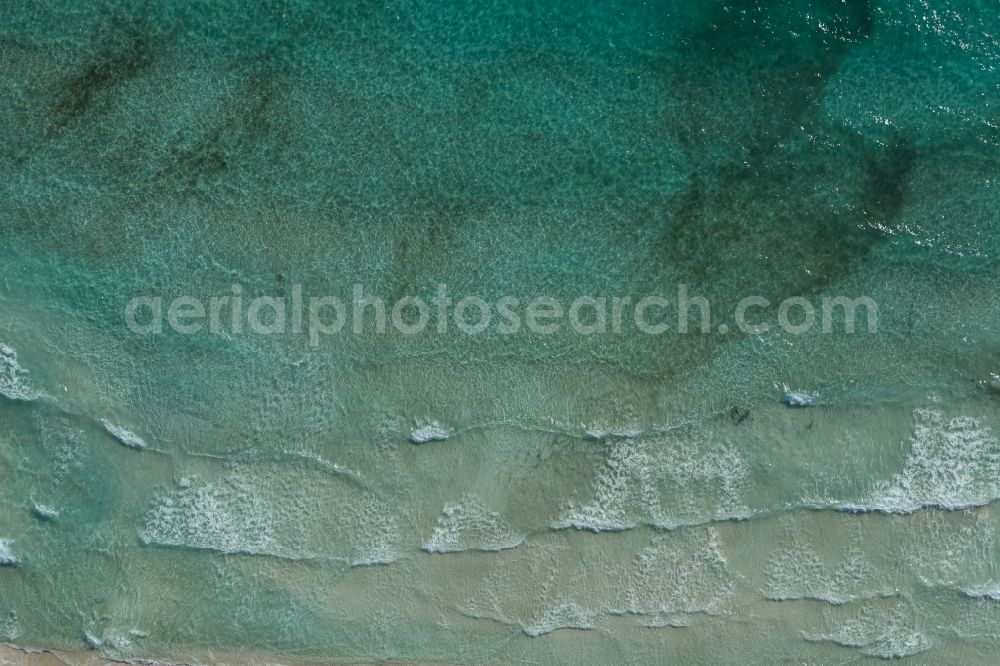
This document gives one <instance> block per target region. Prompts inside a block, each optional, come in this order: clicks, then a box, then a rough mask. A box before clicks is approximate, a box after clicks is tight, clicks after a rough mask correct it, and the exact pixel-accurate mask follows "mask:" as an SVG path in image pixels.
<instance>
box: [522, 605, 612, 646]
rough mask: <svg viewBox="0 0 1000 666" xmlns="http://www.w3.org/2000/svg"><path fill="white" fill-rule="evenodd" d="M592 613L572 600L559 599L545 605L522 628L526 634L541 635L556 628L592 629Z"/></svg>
mask: <svg viewBox="0 0 1000 666" xmlns="http://www.w3.org/2000/svg"><path fill="white" fill-rule="evenodd" d="M593 628H594V614H593V613H591V612H590V611H588V610H587V609H585V608H582V607H580V606H579V605H578V604H576V603H575V602H573V601H561V602H559V603H556V604H555V605H553V606H548V607H546V608H545V609H544V610H543V611H542V613H541V614H540V615H539V616H538V617H537V618H535V619H533V620H532V621H531V622H529V623H528V624H527V625H525V626H524V627H523V628H522V631H524V633H525V634H527V635H528V636H533V637H534V636H542V635H544V634H550V633H552V632H553V631H556V630H557V629H593Z"/></svg>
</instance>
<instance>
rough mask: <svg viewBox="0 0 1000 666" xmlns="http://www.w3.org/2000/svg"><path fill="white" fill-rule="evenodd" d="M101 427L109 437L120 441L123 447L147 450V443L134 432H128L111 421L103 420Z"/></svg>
mask: <svg viewBox="0 0 1000 666" xmlns="http://www.w3.org/2000/svg"><path fill="white" fill-rule="evenodd" d="M101 425H103V426H104V429H105V430H106V431H107V432H108V434H109V435H111V436H112V437H114V438H115V439H116V440H118V443H119V444H121V445H122V446H127V447H128V448H130V449H140V450H141V449H144V448H146V442H145V440H143V439H142V437H139V436H138V435H136V434H135V433H134V432H131V431H129V430H126V429H125V428H122V427H121V426H117V425H115V424H113V423H111V422H109V421H106V420H104V419H101Z"/></svg>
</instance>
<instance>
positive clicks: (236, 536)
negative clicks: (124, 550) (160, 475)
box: [140, 480, 289, 557]
mask: <svg viewBox="0 0 1000 666" xmlns="http://www.w3.org/2000/svg"><path fill="white" fill-rule="evenodd" d="M140 536H141V538H142V539H143V541H145V542H146V543H155V544H160V545H165V546H183V547H187V548H200V549H207V550H217V551H219V552H222V553H246V554H256V555H273V556H276V557H288V556H289V554H288V553H286V552H285V551H284V549H282V548H281V546H280V544H278V542H277V540H276V538H275V534H274V520H273V516H272V515H271V513H270V511H269V509H268V507H267V506H266V505H265V503H264V502H263V500H262V498H261V497H260V496H259V495H258V494H257V493H256V492H254V490H253V489H252V488H251V487H250V485H249V484H245V483H242V482H241V480H235V481H234V482H233V483H227V484H220V485H215V484H211V483H209V484H205V485H200V486H195V487H189V488H186V489H183V490H181V491H179V492H176V493H172V494H170V495H166V496H164V497H161V498H160V499H159V500H158V501H157V503H156V505H155V506H154V507H153V509H152V510H151V511H150V512H149V514H148V515H147V517H146V526H145V528H144V529H143V530H142V532H141V534H140Z"/></svg>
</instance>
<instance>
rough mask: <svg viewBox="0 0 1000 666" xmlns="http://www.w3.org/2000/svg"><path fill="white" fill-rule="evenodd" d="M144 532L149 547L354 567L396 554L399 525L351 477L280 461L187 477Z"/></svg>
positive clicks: (157, 506)
mask: <svg viewBox="0 0 1000 666" xmlns="http://www.w3.org/2000/svg"><path fill="white" fill-rule="evenodd" d="M140 537H141V538H142V540H143V541H144V542H146V543H148V544H157V545H162V546H178V547H187V548H195V549H204V550H215V551H219V552H223V553H242V554H250V555H266V556H271V557H279V558H283V559H292V560H306V559H335V560H340V561H344V562H347V563H349V564H351V565H357V566H362V565H372V564H386V563H389V562H392V561H394V560H395V559H396V558H397V556H398V555H397V552H396V543H397V541H398V526H397V524H396V520H395V517H394V516H393V515H392V513H391V511H390V510H389V508H388V507H387V506H386V505H385V503H384V502H382V501H381V500H379V499H378V498H377V497H375V496H374V495H373V494H372V493H370V492H368V491H366V490H362V489H360V488H358V487H357V485H356V484H354V483H352V482H351V481H350V480H348V479H343V478H340V477H331V476H329V475H328V474H325V473H322V472H320V471H314V472H312V473H307V472H304V471H303V470H301V469H300V470H298V473H296V474H289V473H288V468H286V467H283V466H274V467H266V468H264V469H263V470H261V471H248V472H241V473H233V474H230V475H228V476H226V477H225V478H223V479H221V480H218V481H215V482H201V481H200V480H199V479H197V478H188V479H186V484H185V485H183V486H181V487H179V488H176V489H174V490H172V491H170V492H168V493H165V494H164V495H162V496H160V497H159V498H158V499H157V500H156V502H155V503H154V505H153V507H152V508H151V509H150V510H149V512H148V513H147V516H146V524H145V527H144V528H143V529H142V530H141V531H140Z"/></svg>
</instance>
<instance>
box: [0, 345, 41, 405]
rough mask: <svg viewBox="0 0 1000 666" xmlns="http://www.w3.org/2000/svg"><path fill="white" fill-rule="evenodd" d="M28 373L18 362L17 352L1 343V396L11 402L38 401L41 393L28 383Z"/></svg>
mask: <svg viewBox="0 0 1000 666" xmlns="http://www.w3.org/2000/svg"><path fill="white" fill-rule="evenodd" d="M27 374H28V371H27V370H25V369H24V368H22V367H21V366H20V364H19V363H18V362H17V352H16V351H14V348H13V347H8V346H7V345H5V344H4V343H2V342H0V396H4V397H5V398H8V399H10V400H22V401H29V400H36V399H37V398H39V397H41V395H42V393H41V391H37V390H35V389H33V388H31V387H30V386H29V385H28V383H27Z"/></svg>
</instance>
